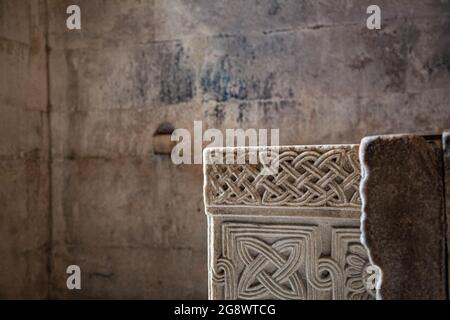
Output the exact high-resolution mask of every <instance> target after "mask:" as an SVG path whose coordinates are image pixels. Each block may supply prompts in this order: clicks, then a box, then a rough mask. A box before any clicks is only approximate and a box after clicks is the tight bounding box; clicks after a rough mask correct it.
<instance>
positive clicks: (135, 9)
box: [48, 0, 155, 49]
mask: <svg viewBox="0 0 450 320" xmlns="http://www.w3.org/2000/svg"><path fill="white" fill-rule="evenodd" d="M153 2H154V1H153V0H149V1H140V0H126V1H123V0H107V1H105V0H80V1H77V3H76V4H77V5H78V6H79V7H80V9H81V19H82V20H81V30H74V31H70V32H67V31H68V30H67V28H66V19H67V17H68V15H67V14H66V9H67V7H68V6H70V5H72V4H74V3H73V1H70V0H53V1H50V2H48V8H49V9H48V11H49V45H50V47H51V48H54V49H56V48H66V49H76V48H86V47H108V46H109V47H116V46H117V45H118V44H131V43H140V44H145V43H149V42H151V41H153V40H154V32H155V31H154V30H155V26H154V19H155V18H154V17H155V12H154V10H153Z"/></svg>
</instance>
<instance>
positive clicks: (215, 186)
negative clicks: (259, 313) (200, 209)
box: [204, 145, 375, 300]
mask: <svg viewBox="0 0 450 320" xmlns="http://www.w3.org/2000/svg"><path fill="white" fill-rule="evenodd" d="M232 149H233V148H230V149H228V150H232ZM263 149H265V148H246V149H245V158H246V159H250V156H251V154H252V153H253V152H255V151H261V150H263ZM234 150H236V149H234ZM240 150H242V149H240ZM273 150H275V149H270V151H273ZM216 151H219V149H206V151H205V160H204V164H205V165H204V169H205V190H204V192H205V193H204V194H205V206H206V209H205V211H206V214H207V217H208V275H209V298H210V299H226V300H235V299H246V300H248V299H250V300H252V299H289V300H322V299H334V300H346V299H374V297H375V291H374V290H372V289H371V288H370V287H369V282H368V281H367V279H368V277H369V274H368V267H369V266H370V264H369V261H368V257H367V253H366V251H365V249H364V247H363V246H362V244H361V243H360V240H359V239H360V228H359V215H360V199H359V181H360V165H359V161H358V146H356V145H336V146H292V147H280V150H279V159H280V165H279V170H278V172H276V173H274V174H273V175H269V176H264V175H262V174H261V173H262V165H261V163H258V164H251V163H249V162H250V161H248V162H247V161H246V163H245V164H219V163H214V162H211V161H208V159H211V158H210V156H211V155H212V154H213V153H214V152H216Z"/></svg>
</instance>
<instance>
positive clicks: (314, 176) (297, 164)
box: [205, 146, 361, 208]
mask: <svg viewBox="0 0 450 320" xmlns="http://www.w3.org/2000/svg"><path fill="white" fill-rule="evenodd" d="M248 152H251V151H248ZM274 161H276V162H277V163H278V164H279V167H278V171H277V173H274V174H272V175H263V174H261V171H262V168H263V166H262V165H261V164H217V163H214V162H211V163H209V164H207V165H206V179H207V180H206V182H207V183H206V194H205V195H206V201H207V205H218V206H221V205H222V206H227V205H240V206H273V207H278V206H280V207H283V206H288V207H330V208H359V207H360V205H361V201H360V198H359V181H360V164H359V159H358V151H357V147H356V146H338V147H337V146H329V147H283V148H280V151H279V154H278V157H277V158H276V159H275V160H274Z"/></svg>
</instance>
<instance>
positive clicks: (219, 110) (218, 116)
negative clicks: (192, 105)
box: [205, 103, 226, 125]
mask: <svg viewBox="0 0 450 320" xmlns="http://www.w3.org/2000/svg"><path fill="white" fill-rule="evenodd" d="M224 107H225V105H224V104H222V103H219V104H217V105H215V106H214V109H213V110H212V112H208V111H207V112H205V116H206V117H208V118H210V119H212V120H213V121H214V123H215V124H216V125H221V124H222V123H223V122H224V120H225V116H226V113H225V110H224Z"/></svg>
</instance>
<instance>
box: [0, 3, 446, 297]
mask: <svg viewBox="0 0 450 320" xmlns="http://www.w3.org/2000/svg"><path fill="white" fill-rule="evenodd" d="M13 2H14V5H15V6H19V2H20V1H6V0H2V1H0V3H2V6H4V5H6V4H10V5H11V6H12V5H13V4H12V3H13ZM20 3H22V2H20ZM23 3H28V2H23ZM70 4H78V5H80V7H81V10H82V30H81V31H69V30H67V29H66V27H65V19H66V13H65V12H66V8H67V6H68V5H70ZM370 4H372V2H371V1H366V0H353V1H352V0H347V1H344V0H342V1H334V0H333V1H332V0H329V1H317V0H264V1H261V0H245V1H238V0H222V1H219V0H190V1H189V0H148V1H144V0H77V1H68V0H48V1H47V5H48V25H49V47H50V51H49V83H50V97H49V101H50V105H51V130H50V131H51V143H52V145H51V155H52V164H51V182H52V188H51V193H49V196H48V198H46V199H51V210H50V211H51V217H52V226H53V228H52V230H53V232H52V235H51V239H52V244H53V246H52V248H53V249H52V252H53V254H52V255H50V260H51V268H50V269H51V283H50V288H51V289H50V291H51V292H50V296H51V297H59V298H72V297H86V298H205V297H206V296H207V275H206V270H207V269H206V256H207V255H206V218H205V216H204V212H203V199H202V186H203V177H202V170H201V167H200V166H198V165H197V166H193V165H191V166H189V165H182V166H175V165H173V164H172V162H171V161H170V158H169V157H167V156H161V155H154V154H153V147H152V136H153V133H154V132H155V130H156V129H157V128H158V126H159V125H160V124H161V123H162V122H165V121H168V122H170V123H171V124H172V125H173V126H174V127H176V128H188V129H189V128H192V125H193V121H194V120H202V121H203V123H204V127H205V128H206V127H216V128H219V129H225V128H238V127H241V128H252V127H256V128H280V129H281V139H280V140H281V143H283V144H320V143H358V142H359V140H360V139H361V138H362V137H363V136H365V135H368V134H381V133H391V132H406V131H414V132H419V133H420V132H424V133H427V132H440V131H442V130H443V129H446V128H448V127H449V126H450V112H449V110H450V107H449V104H448V101H449V100H450V99H449V98H450V91H449V90H448V85H449V83H450V62H449V60H450V35H449V33H448V29H449V26H450V18H449V17H450V4H449V2H448V1H440V0H426V1H424V0H399V1H387V0H383V1H381V0H380V1H378V2H377V4H378V5H379V6H380V7H381V8H382V18H383V22H382V27H383V29H382V30H380V31H370V30H368V29H367V28H366V17H367V14H366V9H367V6H368V5H370ZM20 5H22V4H20ZM14 12H20V14H24V16H23V17H19V16H18V17H14V16H13V15H8V19H12V20H11V21H13V22H11V23H16V24H19V25H20V28H23V27H24V25H25V24H26V23H25V21H27V18H28V17H29V15H27V14H25V13H24V11H23V10H15V11H14ZM31 17H33V15H31ZM0 21H2V24H4V22H3V21H6V20H4V19H0ZM8 21H9V20H8ZM18 21H20V23H19V22H18ZM20 28H19V26H17V27H14V28H11V27H8V26H7V25H5V26H3V25H2V29H1V30H2V38H1V39H0V40H1V41H0V44H2V53H1V54H2V55H6V56H8V57H11V58H10V60H5V59H2V61H1V62H0V63H2V64H5V67H3V68H5V70H7V72H6V74H10V75H11V78H6V79H5V76H3V72H2V85H1V90H2V91H1V92H2V108H9V109H8V110H10V111H8V112H4V113H3V114H4V115H7V116H8V117H12V119H13V120H14V119H16V120H14V121H16V122H18V121H19V120H17V119H22V121H27V122H28V123H31V124H36V126H37V127H38V128H45V126H44V125H43V122H44V121H45V117H42V118H41V115H42V112H41V110H40V109H39V108H35V109H33V110H36V112H35V111H33V112H28V111H27V112H26V113H19V112H18V111H17V110H18V109H17V106H18V105H25V102H23V101H22V102H20V100H21V99H24V98H25V97H31V98H32V100H33V99H34V95H27V94H18V95H17V97H15V98H14V99H13V98H12V97H10V95H11V94H12V92H14V90H11V86H12V85H13V83H15V82H14V81H16V80H15V79H16V78H14V77H21V78H20V79H22V80H24V77H25V75H26V74H28V71H27V68H31V67H33V66H36V63H28V60H26V59H25V58H23V59H25V61H23V63H19V61H18V60H17V59H19V58H20V55H18V54H14V53H10V54H8V52H10V50H12V48H17V49H15V50H22V51H26V52H28V51H27V48H29V46H30V45H29V44H27V40H26V39H28V38H29V36H28V34H27V32H28V31H23V32H19V31H18V30H19V29H20ZM25 29H26V30H28V27H27V28H25ZM9 30H15V31H14V34H15V36H17V38H19V40H16V39H13V41H11V40H10V38H12V36H8V34H7V32H9ZM8 46H9V47H8ZM3 47H4V49H3ZM8 48H11V49H8ZM22 51H21V52H22ZM23 54H24V55H26V56H27V57H28V53H27V54H25V53H23ZM5 61H16V67H14V66H13V64H12V63H10V62H6V63H5ZM16 70H19V71H18V72H17V71H16ZM18 74H22V75H18ZM19 85H23V81H19V80H17V86H19ZM30 90H31V89H30ZM19 91H20V92H21V93H23V92H26V91H23V90H19ZM42 92H46V91H45V90H42ZM36 94H37V93H36ZM4 101H5V103H4ZM8 101H9V102H8ZM17 101H19V102H17ZM6 102H8V103H6ZM13 108H15V109H14V110H12V109H13ZM24 110H27V109H24ZM21 112H22V111H21ZM22 114H24V115H26V117H25V116H21V117H20V118H19V116H20V115H22ZM38 115H39V117H38ZM35 117H36V119H35ZM3 119H6V117H3V116H2V120H3ZM5 123H8V126H10V123H12V122H11V121H8V122H7V121H5ZM8 126H7V125H6V124H5V125H3V121H2V126H1V128H0V130H2V138H0V139H2V140H1V141H2V143H1V147H2V154H3V149H5V147H4V146H9V145H12V144H13V143H14V141H16V139H17V138H18V137H20V136H21V135H22V136H24V135H28V134H30V135H32V137H35V135H37V137H41V136H42V135H43V133H42V132H44V131H42V132H41V131H39V130H31V129H30V128H31V125H26V126H25V125H23V126H22V128H24V127H25V129H23V130H22V131H20V132H21V135H19V134H17V132H19V131H18V130H19V129H20V128H21V127H20V126H13V127H12V128H9V127H8ZM3 131H5V133H3ZM36 132H38V133H39V134H37V133H36ZM7 137H10V138H7ZM27 141H28V142H34V141H37V142H36V143H38V142H40V141H41V140H39V139H36V140H34V139H28V140H27ZM17 145H19V142H17V143H15V144H14V146H17ZM6 149H8V148H6ZM6 149H5V150H6ZM29 150H36V147H35V146H33V147H32V148H29ZM39 150H44V149H39ZM33 154H34V153H33ZM8 157H9V158H8V159H13V160H5V161H3V160H2V163H9V164H11V165H14V166H21V168H20V169H14V170H16V171H11V172H14V173H11V174H9V175H7V176H6V177H5V178H2V179H6V180H7V179H9V180H8V181H6V180H5V182H2V183H1V188H2V189H1V190H2V194H7V195H8V196H7V198H6V199H7V200H8V201H7V203H8V205H9V206H13V208H11V209H8V210H9V211H11V214H8V215H7V217H8V218H6V219H16V215H14V214H12V212H13V211H14V210H22V211H24V212H32V211H33V210H32V211H30V210H31V209H29V207H26V206H25V205H24V201H21V200H22V199H23V197H32V195H33V194H35V193H37V192H38V191H37V190H38V188H37V186H34V185H33V184H32V183H31V182H30V181H32V182H34V181H36V180H34V178H33V174H36V172H40V171H39V170H37V169H36V170H31V171H32V172H31V173H26V171H24V170H25V168H28V167H26V166H25V163H26V162H25V159H23V158H22V159H21V158H18V157H17V156H14V158H13V156H12V155H11V154H8ZM26 159H29V158H26ZM32 159H35V158H32ZM38 159H41V158H38ZM7 161H9V162H7ZM28 161H30V160H28ZM32 163H33V164H36V163H39V164H40V163H41V162H39V161H37V160H32ZM38 168H41V167H40V166H39V167H38ZM17 170H19V173H20V174H19V173H15V172H17ZM20 170H22V171H20ZM28 170H30V169H28ZM3 172H9V171H2V175H3V174H4V173H3ZM16 177H20V179H22V180H20V179H18V178H16ZM43 180H45V175H44V176H43V177H42V180H41V181H43ZM10 181H11V182H10ZM13 181H14V182H13ZM19 181H22V182H19ZM12 185H17V186H18V187H17V188H19V186H20V188H22V189H20V188H19V190H21V192H22V193H20V192H15V191H13V190H12V188H11V187H10V186H12ZM30 185H31V186H32V187H30ZM39 185H40V184H39ZM44 185H45V183H44ZM26 188H28V189H26ZM30 188H31V189H30ZM27 190H28V191H27ZM39 190H41V189H39ZM21 194H23V195H22V196H21ZM2 197H6V196H3V195H2ZM17 197H22V198H18V199H17V200H15V199H16V198H17ZM33 199H34V198H33ZM44 199H45V198H44ZM3 201H4V200H3V199H2V202H3ZM16 207H18V208H17V209H14V208H16ZM27 208H28V209H27ZM27 210H28V211H27ZM4 216H6V215H3V216H2V219H5V218H3V217H4ZM38 216H40V215H39V214H36V215H33V219H38ZM14 223H17V222H16V221H14ZM14 223H13V222H11V223H7V224H6V225H9V226H10V227H6V225H5V224H3V223H2V224H1V228H8V232H13V231H14V228H13V227H11V226H13V225H14ZM16 225H17V224H16ZM31 225H33V226H36V223H32V224H31ZM39 230H41V229H39ZM3 234H6V233H5V232H2V233H1V236H2V237H3ZM6 238H7V239H9V240H8V241H11V240H10V239H11V237H10V236H6ZM27 241H29V239H28V238H27ZM33 243H36V242H33ZM1 245H2V246H5V248H10V247H11V245H9V246H8V245H5V244H1ZM2 248H3V247H2ZM23 248H25V247H23ZM2 250H3V249H2ZM4 250H6V249H4ZM8 250H10V249H8ZM9 252H10V255H13V254H16V253H15V252H16V251H14V250H10V251H9ZM8 261H13V260H8ZM69 264H78V265H80V266H81V269H82V272H83V282H82V286H83V289H82V290H81V291H77V292H75V291H68V290H67V289H66V287H65V280H66V274H65V268H66V267H67V265H69ZM1 277H6V276H4V275H3V272H2V275H1ZM17 277H18V278H17V279H23V277H19V276H17ZM39 281H42V278H39Z"/></svg>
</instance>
